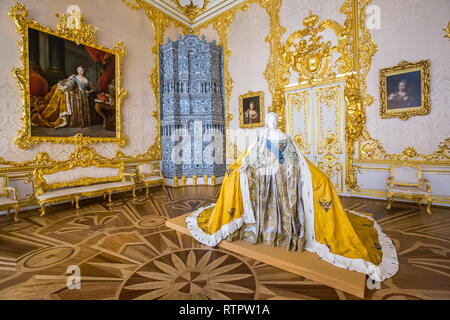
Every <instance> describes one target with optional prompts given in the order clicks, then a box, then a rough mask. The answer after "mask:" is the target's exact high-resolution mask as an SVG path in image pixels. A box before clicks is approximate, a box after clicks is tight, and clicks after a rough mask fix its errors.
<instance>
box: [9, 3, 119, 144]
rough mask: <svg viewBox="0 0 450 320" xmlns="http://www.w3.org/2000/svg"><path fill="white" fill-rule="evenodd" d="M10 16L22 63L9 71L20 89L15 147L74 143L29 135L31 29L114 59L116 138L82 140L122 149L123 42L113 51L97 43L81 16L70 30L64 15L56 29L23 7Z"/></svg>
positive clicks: (91, 30) (66, 139)
mask: <svg viewBox="0 0 450 320" xmlns="http://www.w3.org/2000/svg"><path fill="white" fill-rule="evenodd" d="M8 15H9V17H10V18H11V19H12V20H13V21H14V23H15V24H16V27H17V29H16V32H17V33H18V34H19V36H20V39H19V41H18V43H19V58H20V61H21V64H22V66H21V67H18V68H17V67H15V68H13V69H12V71H11V74H12V76H13V77H14V78H15V79H16V80H17V84H18V87H19V89H20V90H21V91H22V102H23V104H22V123H23V125H22V128H21V129H20V130H19V133H18V135H17V137H16V139H15V140H14V142H15V144H16V145H17V146H18V147H19V148H21V149H29V148H31V146H32V145H33V144H36V143H40V142H47V143H74V144H76V143H77V139H78V138H77V137H37V136H32V135H31V114H30V84H29V66H28V50H29V49H28V28H33V29H36V30H38V31H41V32H45V33H48V34H51V35H54V36H57V37H60V38H63V39H67V40H70V41H73V42H75V43H76V44H80V43H82V44H84V45H88V46H90V47H92V48H95V49H99V50H102V51H105V52H109V53H111V54H113V55H115V56H116V74H115V79H116V96H117V97H116V99H117V100H116V102H117V110H116V114H117V115H116V117H117V119H116V123H117V129H116V137H115V138H100V137H84V136H83V137H82V139H84V140H86V141H88V142H89V143H104V142H114V143H116V144H117V145H118V146H119V147H123V146H124V145H125V143H126V138H125V135H124V133H123V131H122V125H121V119H120V117H121V112H120V109H121V104H122V100H123V99H124V98H125V96H126V91H125V90H124V89H123V88H121V87H120V84H121V78H122V74H121V71H120V69H121V68H120V67H121V64H122V60H123V58H124V57H125V55H126V49H125V46H124V44H123V41H119V42H118V43H117V44H116V46H115V47H114V48H113V49H108V48H105V47H103V46H101V45H99V44H97V39H96V36H95V32H96V31H97V30H98V28H96V27H95V28H94V27H92V26H91V25H89V24H86V22H85V18H84V16H83V15H81V16H80V19H81V20H80V28H79V29H73V28H70V27H69V26H68V25H67V23H68V20H67V16H66V15H65V14H62V15H59V14H56V16H57V17H59V19H60V20H59V23H58V24H57V29H56V31H55V30H52V29H50V28H49V27H46V26H44V25H42V24H40V23H39V22H37V21H36V20H33V19H30V17H29V12H28V10H27V9H26V8H25V5H23V4H21V3H17V4H16V5H15V6H14V7H12V8H11V11H10V12H9V14H8Z"/></svg>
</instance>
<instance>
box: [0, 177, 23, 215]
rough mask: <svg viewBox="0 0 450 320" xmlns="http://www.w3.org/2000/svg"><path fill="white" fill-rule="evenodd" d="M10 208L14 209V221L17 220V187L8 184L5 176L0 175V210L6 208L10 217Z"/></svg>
mask: <svg viewBox="0 0 450 320" xmlns="http://www.w3.org/2000/svg"><path fill="white" fill-rule="evenodd" d="M11 193H12V195H11ZM11 208H13V209H15V210H16V212H15V214H14V221H16V222H17V221H19V201H18V200H17V189H16V188H13V187H9V186H8V177H7V176H0V211H1V210H5V209H6V210H8V211H7V212H8V218H9V219H11V216H10V214H11V213H10V211H11Z"/></svg>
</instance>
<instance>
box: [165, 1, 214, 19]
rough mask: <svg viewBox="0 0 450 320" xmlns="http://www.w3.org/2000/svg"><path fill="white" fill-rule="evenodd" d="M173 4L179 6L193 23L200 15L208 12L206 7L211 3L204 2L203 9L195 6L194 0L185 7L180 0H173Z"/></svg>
mask: <svg viewBox="0 0 450 320" xmlns="http://www.w3.org/2000/svg"><path fill="white" fill-rule="evenodd" d="M172 2H173V3H175V4H176V5H177V7H178V9H180V10H181V11H182V12H183V13H184V14H185V15H186V17H188V18H189V20H191V22H193V21H194V19H195V18H197V17H198V16H199V15H200V14H202V12H203V11H205V10H206V6H207V5H208V4H209V3H210V2H211V1H209V0H203V6H202V7H201V8H199V7H198V6H197V5H195V4H194V3H193V2H192V0H190V2H189V4H187V5H184V6H182V5H181V4H180V0H172Z"/></svg>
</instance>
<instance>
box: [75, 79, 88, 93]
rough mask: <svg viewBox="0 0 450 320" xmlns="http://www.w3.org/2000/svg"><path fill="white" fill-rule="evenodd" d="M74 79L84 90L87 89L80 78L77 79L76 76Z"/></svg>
mask: <svg viewBox="0 0 450 320" xmlns="http://www.w3.org/2000/svg"><path fill="white" fill-rule="evenodd" d="M73 78H74V79H75V81H76V82H77V83H78V84H79V85H80V87H81V88H83V90H84V91H87V89H86V87H85V86H84V84H83V82H81V81H80V80H78V78H77V77H73Z"/></svg>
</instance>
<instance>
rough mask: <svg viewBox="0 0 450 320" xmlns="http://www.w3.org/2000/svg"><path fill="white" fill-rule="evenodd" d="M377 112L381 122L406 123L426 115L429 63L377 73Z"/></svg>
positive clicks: (404, 65) (428, 108)
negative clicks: (379, 114) (417, 116)
mask: <svg viewBox="0 0 450 320" xmlns="http://www.w3.org/2000/svg"><path fill="white" fill-rule="evenodd" d="M380 105H381V108H380V112H381V117H382V118H392V117H398V118H400V119H403V120H406V119H408V118H409V117H411V116H414V115H423V114H428V113H429V112H430V104H429V62H428V61H425V60H424V61H419V62H417V63H409V62H406V61H402V62H401V63H400V64H399V65H397V66H394V67H390V68H385V69H381V70H380Z"/></svg>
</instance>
